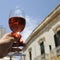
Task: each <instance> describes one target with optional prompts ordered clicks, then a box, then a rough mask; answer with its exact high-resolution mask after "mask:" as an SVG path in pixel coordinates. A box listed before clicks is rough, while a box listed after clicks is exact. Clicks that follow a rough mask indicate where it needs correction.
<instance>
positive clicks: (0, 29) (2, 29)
mask: <svg viewBox="0 0 60 60" xmlns="http://www.w3.org/2000/svg"><path fill="white" fill-rule="evenodd" d="M6 32H7V31H6V28H4V27H3V26H2V25H0V38H1V37H2V36H3V35H4V34H5V33H6Z"/></svg>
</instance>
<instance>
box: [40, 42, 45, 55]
mask: <svg viewBox="0 0 60 60" xmlns="http://www.w3.org/2000/svg"><path fill="white" fill-rule="evenodd" d="M40 48H41V55H43V54H45V49H44V42H42V43H40Z"/></svg>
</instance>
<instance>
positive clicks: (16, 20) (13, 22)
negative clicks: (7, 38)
mask: <svg viewBox="0 0 60 60" xmlns="http://www.w3.org/2000/svg"><path fill="white" fill-rule="evenodd" d="M25 24H26V21H25V19H24V18H22V17H11V18H9V27H10V29H11V30H12V31H13V32H22V31H23V29H24V27H25Z"/></svg>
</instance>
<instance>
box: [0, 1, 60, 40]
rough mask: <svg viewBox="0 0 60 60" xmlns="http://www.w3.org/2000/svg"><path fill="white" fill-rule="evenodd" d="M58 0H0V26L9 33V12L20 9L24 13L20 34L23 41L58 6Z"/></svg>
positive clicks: (59, 2)
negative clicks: (24, 18) (24, 22)
mask: <svg viewBox="0 0 60 60" xmlns="http://www.w3.org/2000/svg"><path fill="white" fill-rule="evenodd" d="M58 4H60V0H0V25H2V26H3V27H5V28H6V29H7V32H11V30H10V29H9V26H8V19H9V13H10V10H11V9H13V8H15V7H16V6H17V7H20V8H21V9H22V10H24V12H25V16H26V21H27V24H26V27H25V29H24V31H23V32H22V35H23V39H24V40H26V38H27V37H28V36H29V35H30V33H31V32H32V30H33V29H34V28H36V26H37V25H38V24H40V23H41V21H43V19H44V18H45V17H46V16H47V15H48V14H49V13H50V12H51V11H52V10H53V9H54V8H55V7H56V6H57V5H58Z"/></svg>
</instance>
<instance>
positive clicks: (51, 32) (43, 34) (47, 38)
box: [22, 5, 60, 60]
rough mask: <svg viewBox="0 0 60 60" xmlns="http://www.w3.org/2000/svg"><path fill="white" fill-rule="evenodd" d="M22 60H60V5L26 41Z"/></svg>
mask: <svg viewBox="0 0 60 60" xmlns="http://www.w3.org/2000/svg"><path fill="white" fill-rule="evenodd" d="M23 53H24V54H25V56H23V57H22V60H60V5H58V6H57V7H56V8H55V9H54V10H53V11H52V12H51V13H50V14H49V15H48V16H47V17H46V18H45V19H44V20H43V21H42V23H41V24H39V25H38V26H37V27H36V28H35V29H34V30H33V32H32V33H31V34H30V36H29V37H28V38H27V40H26V45H25V47H24V50H23Z"/></svg>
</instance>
